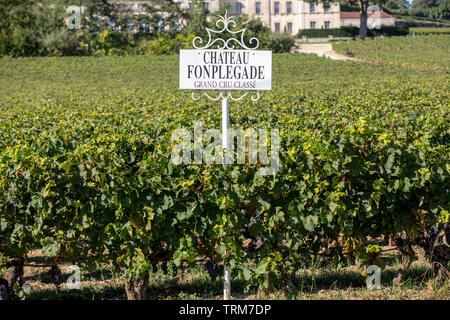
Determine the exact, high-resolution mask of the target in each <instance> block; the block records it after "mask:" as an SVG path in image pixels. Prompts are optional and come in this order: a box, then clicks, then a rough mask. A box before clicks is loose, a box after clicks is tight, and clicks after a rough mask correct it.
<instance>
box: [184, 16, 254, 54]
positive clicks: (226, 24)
mask: <svg viewBox="0 0 450 320" xmlns="http://www.w3.org/2000/svg"><path fill="white" fill-rule="evenodd" d="M218 17H219V18H220V19H219V20H217V22H216V26H217V28H220V25H222V26H223V27H222V29H220V30H213V29H211V28H205V29H206V32H208V42H207V43H206V44H205V45H204V46H201V44H202V43H203V39H202V38H201V37H195V38H194V40H192V45H193V46H194V48H195V49H209V48H211V47H212V46H214V45H217V49H230V50H231V49H234V48H235V47H236V45H239V46H241V47H242V49H247V50H256V49H258V47H259V40H258V39H257V38H256V37H252V38H250V39H249V41H248V42H249V45H250V46H252V47H249V46H247V45H246V44H245V42H244V34H245V31H246V30H247V29H246V28H244V29H241V30H238V31H232V30H231V29H233V28H234V27H236V21H234V19H233V16H228V13H227V12H226V11H225V15H224V16H218ZM224 32H228V33H230V34H231V35H232V36H237V38H234V37H231V38H229V39H222V38H216V39H213V34H221V33H224ZM253 45H254V46H253Z"/></svg>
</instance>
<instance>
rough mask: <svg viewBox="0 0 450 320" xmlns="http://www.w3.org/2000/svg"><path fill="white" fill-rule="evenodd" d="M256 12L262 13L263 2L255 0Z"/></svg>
mask: <svg viewBox="0 0 450 320" xmlns="http://www.w3.org/2000/svg"><path fill="white" fill-rule="evenodd" d="M255 13H256V14H260V13H261V2H255Z"/></svg>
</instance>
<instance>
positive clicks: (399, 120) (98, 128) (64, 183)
mask: <svg viewBox="0 0 450 320" xmlns="http://www.w3.org/2000/svg"><path fill="white" fill-rule="evenodd" d="M416 38H417V37H416ZM409 39H410V40H414V39H413V38H409ZM367 42H369V41H366V43H367ZM177 61H178V57H177V56H165V57H160V56H152V57H147V56H134V57H97V58H93V57H79V58H72V57H64V58H52V57H50V58H35V59H30V58H23V59H12V58H7V57H3V58H1V62H2V63H1V64H0V74H1V75H2V76H1V77H0V97H1V99H0V113H1V118H2V121H1V122H0V136H1V137H2V139H1V140H0V177H1V178H0V228H1V235H2V237H1V238H0V254H1V256H2V257H15V256H24V255H25V254H26V253H27V252H28V251H29V250H30V248H33V247H40V246H41V247H43V248H44V254H47V255H48V256H51V257H54V258H66V259H77V258H83V259H82V260H77V261H78V262H79V263H81V262H86V263H87V264H95V263H100V262H104V261H108V262H109V263H111V265H112V267H113V268H114V269H115V270H120V271H121V272H123V273H124V275H126V276H127V277H128V278H132V277H144V276H145V275H146V274H148V270H149V268H150V266H151V264H153V263H158V262H161V261H169V262H173V263H175V264H177V265H179V264H181V263H189V264H191V265H192V264H194V263H195V262H196V259H197V258H199V257H200V258H202V257H215V258H217V259H218V260H221V261H223V260H225V261H227V263H228V264H229V265H230V266H232V270H233V273H234V274H233V277H238V278H241V279H245V280H246V284H248V285H262V286H263V287H265V288H273V287H274V285H276V284H279V283H280V281H282V279H283V278H284V277H285V275H289V274H291V273H292V272H293V271H295V270H296V269H297V268H298V267H299V266H300V265H301V263H302V262H303V261H305V260H311V259H317V258H318V257H319V256H320V252H322V250H323V242H324V240H325V239H327V240H328V241H330V243H334V246H332V247H330V251H331V254H332V255H333V257H336V259H339V257H342V256H343V255H344V254H345V253H347V252H351V251H353V250H357V249H360V248H363V245H364V243H365V241H366V240H367V238H368V237H371V238H373V237H378V236H383V235H389V234H396V233H397V232H400V231H403V230H406V231H407V232H408V233H409V234H412V233H414V232H416V231H417V230H420V229H421V226H422V223H423V222H424V221H429V222H430V223H433V222H435V221H438V220H439V219H445V217H446V216H448V211H449V207H448V198H449V174H450V165H449V162H448V161H449V151H450V150H449V145H448V141H449V122H448V117H449V111H448V100H449V90H448V76H447V74H446V73H445V72H442V71H439V70H417V69H403V68H401V67H399V66H395V65H390V66H387V65H383V64H368V63H358V62H354V63H353V62H351V63H348V62H345V61H329V60H326V59H321V58H318V57H311V56H306V55H300V54H280V55H278V54H276V55H274V57H273V70H274V80H273V91H271V92H265V93H263V94H262V95H261V100H259V101H258V102H255V103H251V102H250V100H245V99H244V100H241V101H239V102H233V104H232V107H231V114H230V119H231V127H233V128H235V127H244V128H249V127H253V128H267V129H274V128H276V129H279V130H280V141H281V150H280V164H281V166H280V170H279V171H278V172H277V173H276V174H275V175H273V176H260V175H257V170H258V169H259V168H260V166H261V164H259V163H257V164H252V165H230V166H227V167H226V168H223V167H222V166H221V165H207V164H201V165H198V164H191V165H174V164H172V163H171V162H170V154H171V151H172V148H173V146H174V143H173V142H172V141H171V135H172V133H173V132H174V130H176V129H179V128H188V129H189V128H192V126H193V121H194V120H201V121H202V122H203V127H204V128H205V129H206V128H220V124H221V118H220V112H218V110H219V109H218V108H219V106H218V105H217V104H215V103H211V102H210V101H208V100H201V101H192V99H190V92H182V91H179V90H177V87H178V63H177ZM441 61H444V59H441ZM368 74H369V75H370V77H367V75H368ZM330 79H333V81H330ZM224 181H226V182H228V185H229V188H228V189H224V188H223V182H224ZM244 213H245V214H244ZM257 213H258V214H259V215H260V216H261V220H259V221H255V219H254V217H255V216H256V214H257ZM251 221H253V222H255V224H254V225H253V226H252V227H251V228H250V230H249V232H250V233H252V234H253V235H258V236H260V237H261V240H262V241H263V242H264V246H263V247H262V249H261V250H260V251H258V252H253V253H252V252H247V251H246V249H245V248H244V246H243V240H244V236H243V234H242V233H241V230H242V229H243V228H245V225H247V224H249V223H250V222H251ZM370 252H372V251H370ZM366 253H367V252H366Z"/></svg>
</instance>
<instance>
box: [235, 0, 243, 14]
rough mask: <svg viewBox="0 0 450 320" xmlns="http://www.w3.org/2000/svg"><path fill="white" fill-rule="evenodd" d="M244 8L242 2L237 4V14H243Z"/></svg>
mask: <svg viewBox="0 0 450 320" xmlns="http://www.w3.org/2000/svg"><path fill="white" fill-rule="evenodd" d="M242 8H243V5H242V2H236V13H237V14H241V13H242Z"/></svg>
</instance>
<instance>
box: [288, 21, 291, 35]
mask: <svg viewBox="0 0 450 320" xmlns="http://www.w3.org/2000/svg"><path fill="white" fill-rule="evenodd" d="M287 31H288V32H289V33H292V22H288V24H287Z"/></svg>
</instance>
